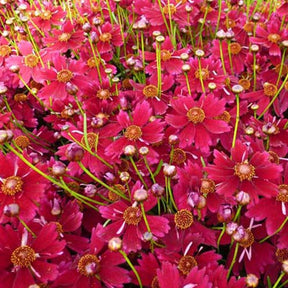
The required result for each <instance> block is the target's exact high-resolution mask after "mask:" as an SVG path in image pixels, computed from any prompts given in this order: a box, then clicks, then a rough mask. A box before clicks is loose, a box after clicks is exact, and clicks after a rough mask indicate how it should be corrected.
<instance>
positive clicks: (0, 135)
mask: <svg viewBox="0 0 288 288" xmlns="http://www.w3.org/2000/svg"><path fill="white" fill-rule="evenodd" d="M12 138H13V132H12V131H11V130H0V144H4V143H6V142H9V141H10V140H11V139H12Z"/></svg>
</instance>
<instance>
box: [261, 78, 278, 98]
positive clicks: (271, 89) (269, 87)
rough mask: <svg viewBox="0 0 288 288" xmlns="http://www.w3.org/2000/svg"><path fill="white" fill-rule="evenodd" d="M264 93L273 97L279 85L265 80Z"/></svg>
mask: <svg viewBox="0 0 288 288" xmlns="http://www.w3.org/2000/svg"><path fill="white" fill-rule="evenodd" d="M263 88H264V94H265V95H266V96H268V97H273V96H275V94H276V93H277V91H278V89H277V86H276V85H274V84H271V83H268V82H265V83H264V85H263Z"/></svg>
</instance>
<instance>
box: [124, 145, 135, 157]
mask: <svg viewBox="0 0 288 288" xmlns="http://www.w3.org/2000/svg"><path fill="white" fill-rule="evenodd" d="M136 152H137V151H136V147H135V146H134V145H127V146H125V147H124V154H125V155H126V156H131V157H133V156H134V155H135V154H136Z"/></svg>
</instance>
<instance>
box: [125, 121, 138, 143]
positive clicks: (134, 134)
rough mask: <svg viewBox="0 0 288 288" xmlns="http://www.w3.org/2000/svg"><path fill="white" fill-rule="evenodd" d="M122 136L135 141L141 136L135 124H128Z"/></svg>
mask: <svg viewBox="0 0 288 288" xmlns="http://www.w3.org/2000/svg"><path fill="white" fill-rule="evenodd" d="M124 136H125V137H126V138H127V139H129V140H131V141H132V140H133V141H136V140H138V139H139V138H140V137H141V136H142V131H141V128H140V127H139V126H136V125H130V126H128V127H127V128H126V131H125V132H124Z"/></svg>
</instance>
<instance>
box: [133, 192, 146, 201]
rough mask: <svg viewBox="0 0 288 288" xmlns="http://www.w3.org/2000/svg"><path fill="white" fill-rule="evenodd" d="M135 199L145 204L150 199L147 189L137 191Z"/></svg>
mask: <svg viewBox="0 0 288 288" xmlns="http://www.w3.org/2000/svg"><path fill="white" fill-rule="evenodd" d="M133 198H134V200H135V201H137V202H140V203H141V202H144V201H145V200H147V198H148V192H147V191H146V190H145V189H137V190H136V191H135V192H134V196H133Z"/></svg>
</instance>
